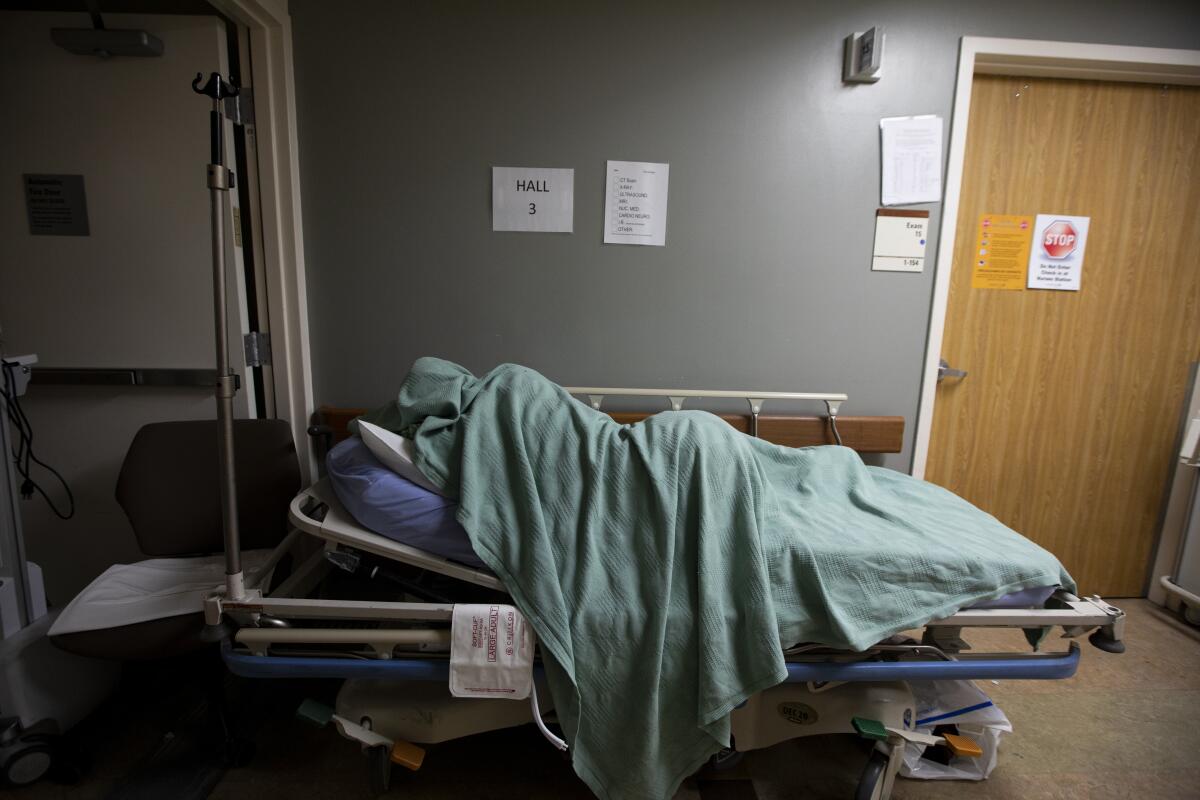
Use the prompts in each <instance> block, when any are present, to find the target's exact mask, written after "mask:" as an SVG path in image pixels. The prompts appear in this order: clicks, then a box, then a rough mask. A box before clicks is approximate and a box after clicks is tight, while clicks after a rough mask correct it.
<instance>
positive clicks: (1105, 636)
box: [1088, 628, 1125, 653]
mask: <svg viewBox="0 0 1200 800" xmlns="http://www.w3.org/2000/svg"><path fill="white" fill-rule="evenodd" d="M1088 641H1089V642H1091V643H1092V646H1093V647H1096V648H1098V649H1100V650H1103V651H1104V652H1106V653H1124V652H1125V643H1124V642H1122V641H1120V640H1119V639H1114V638H1113V637H1112V634H1110V633H1109V632H1108V631H1106V630H1104V628H1099V629H1097V630H1096V632H1095V633H1093V634H1092V635H1091V636H1089V637H1088Z"/></svg>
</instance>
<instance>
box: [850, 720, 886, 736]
mask: <svg viewBox="0 0 1200 800" xmlns="http://www.w3.org/2000/svg"><path fill="white" fill-rule="evenodd" d="M850 724H852V725H853V726H854V730H855V731H856V732H857V733H858V735H859V736H861V737H863V738H864V739H874V740H875V741H877V742H886V741H887V738H888V732H887V728H885V727H884V726H883V723H882V722H880V721H879V720H877V719H864V718H863V717H853V718H852V719H851V720H850Z"/></svg>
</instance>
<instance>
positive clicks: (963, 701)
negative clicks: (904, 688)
mask: <svg viewBox="0 0 1200 800" xmlns="http://www.w3.org/2000/svg"><path fill="white" fill-rule="evenodd" d="M910 686H911V688H912V693H913V698H914V699H915V701H916V707H917V719H916V724H915V728H916V729H917V730H918V731H920V732H921V733H933V730H934V728H936V727H937V726H939V725H954V726H956V727H957V728H958V731H959V733H961V734H962V735H964V736H968V737H970V738H971V739H974V740H975V741H976V742H977V743H978V744H979V746H980V748H982V749H983V755H982V756H980V757H979V758H962V757H958V756H954V757H951V758H950V763H949V764H942V763H939V762H937V761H932V760H930V759H928V758H922V756H923V755H924V754H925V750H926V747H925V745H921V744H915V743H913V742H909V743H907V744H906V745H905V747H904V760H903V762H902V763H901V765H900V774H901V775H903V776H904V777H906V778H922V779H925V780H960V781H963V780H965V781H981V780H983V779H984V778H986V777H987V776H988V775H990V774H991V773H992V770H993V769H995V768H996V759H997V756H998V754H999V751H1000V737H1001V736H1003V735H1004V734H1006V733H1012V723H1010V722H1009V721H1008V717H1006V716H1004V712H1003V711H1001V710H1000V709H999V708H997V707H996V706H995V705H994V704H993V703H992V701H991V700H990V699H989V698H988V696H987V695H986V694H984V693H983V692H982V691H980V689H979V687H978V686H976V685H975V684H974V683H972V682H971V681H914V682H913V683H912V684H910Z"/></svg>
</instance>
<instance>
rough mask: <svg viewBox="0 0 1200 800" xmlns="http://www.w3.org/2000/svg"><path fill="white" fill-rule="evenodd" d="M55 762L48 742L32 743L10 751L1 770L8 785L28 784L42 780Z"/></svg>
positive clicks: (0, 767)
mask: <svg viewBox="0 0 1200 800" xmlns="http://www.w3.org/2000/svg"><path fill="white" fill-rule="evenodd" d="M53 762H54V757H53V755H52V753H51V751H50V746H49V745H48V744H44V743H38V744H30V745H27V746H25V747H22V748H20V749H19V750H16V751H15V752H10V753H8V754H7V757H6V758H5V759H4V764H3V766H0V770H2V774H3V780H4V783H5V784H6V785H8V786H28V785H30V784H31V783H36V782H37V781H39V780H41V778H42V776H43V775H45V774H46V773H47V772H49V771H50V766H51V764H52V763H53Z"/></svg>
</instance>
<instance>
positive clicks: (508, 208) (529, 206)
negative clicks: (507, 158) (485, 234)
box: [492, 167, 575, 233]
mask: <svg viewBox="0 0 1200 800" xmlns="http://www.w3.org/2000/svg"><path fill="white" fill-rule="evenodd" d="M574 225H575V170H573V169H541V168H534V167H492V230H493V231H533V232H537V233H571V232H572V230H573V229H574Z"/></svg>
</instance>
